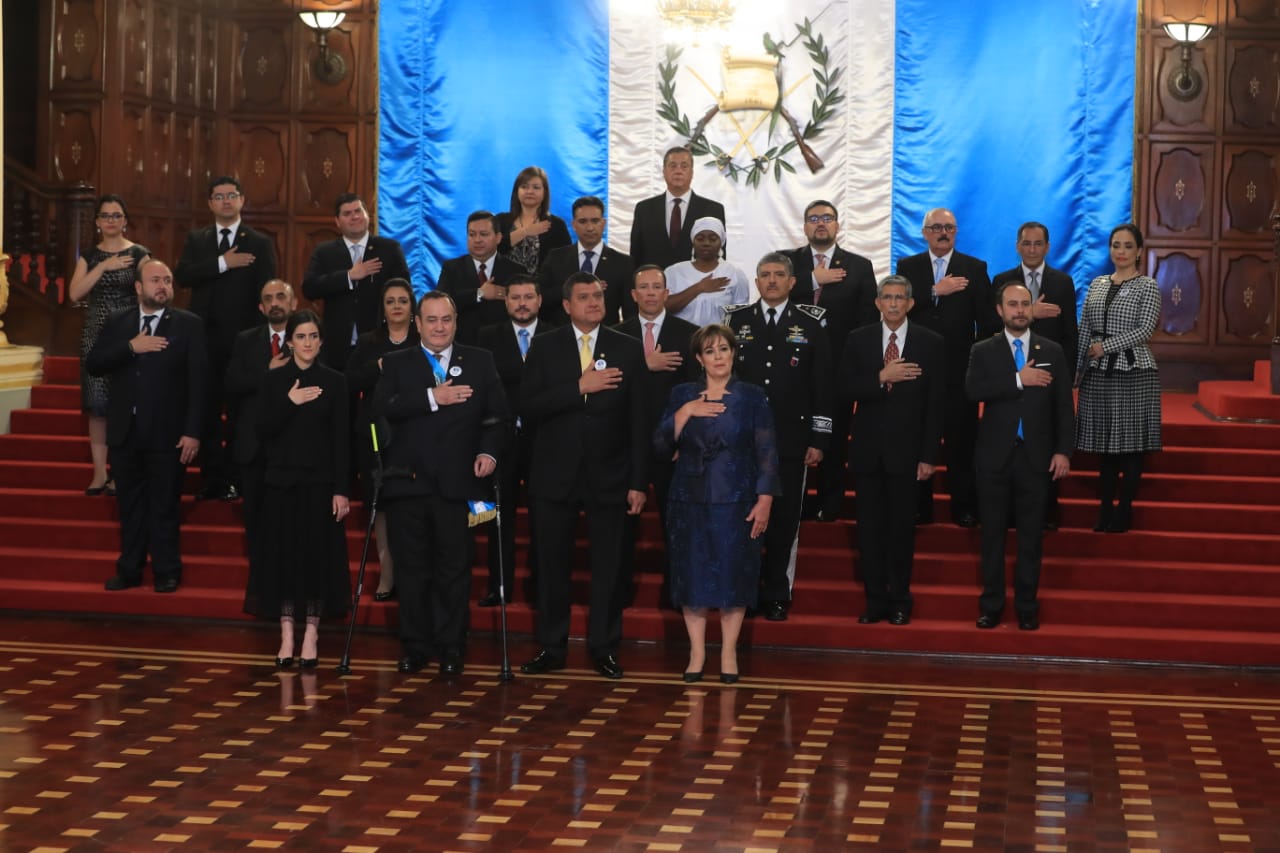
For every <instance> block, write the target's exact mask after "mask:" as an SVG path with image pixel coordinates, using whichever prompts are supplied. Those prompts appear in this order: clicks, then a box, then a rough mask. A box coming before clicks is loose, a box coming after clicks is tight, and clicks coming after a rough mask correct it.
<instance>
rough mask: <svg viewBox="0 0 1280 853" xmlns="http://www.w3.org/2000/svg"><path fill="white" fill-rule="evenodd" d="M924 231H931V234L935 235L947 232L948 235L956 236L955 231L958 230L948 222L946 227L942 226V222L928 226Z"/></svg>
mask: <svg viewBox="0 0 1280 853" xmlns="http://www.w3.org/2000/svg"><path fill="white" fill-rule="evenodd" d="M924 230H926V231H929V232H932V233H934V234H941V233H943V232H944V231H945V232H946V233H948V234H954V233H955V230H956V227H955V226H954V225H952V224H951V223H950V222H948V223H947V224H945V225H943V224H942V223H940V222H935V223H933V224H932V225H926V226H925V227H924Z"/></svg>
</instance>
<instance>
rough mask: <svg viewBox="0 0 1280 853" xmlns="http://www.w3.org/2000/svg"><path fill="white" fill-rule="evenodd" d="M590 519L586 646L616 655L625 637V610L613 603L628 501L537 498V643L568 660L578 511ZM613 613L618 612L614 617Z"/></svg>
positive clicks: (594, 651) (593, 653)
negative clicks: (617, 607) (612, 502)
mask: <svg viewBox="0 0 1280 853" xmlns="http://www.w3.org/2000/svg"><path fill="white" fill-rule="evenodd" d="M579 510H582V511H583V513H584V514H585V515H586V518H587V539H588V543H589V545H588V548H589V560H590V566H591V592H590V606H591V610H590V614H589V616H588V620H587V647H588V651H589V652H590V654H591V657H593V658H596V657H600V656H602V655H612V654H615V653H616V652H617V650H618V643H619V642H620V641H621V640H622V614H621V612H620V611H619V610H617V609H616V608H615V605H614V603H615V601H616V599H617V595H618V577H619V569H618V566H619V562H620V560H621V557H622V531H623V526H624V519H625V518H626V506H625V505H624V504H601V503H597V502H595V501H575V502H571V503H565V502H562V501H552V500H546V499H541V500H537V499H535V500H534V501H533V512H534V515H535V516H536V517H537V519H538V538H537V539H536V540H535V542H534V547H535V548H536V549H537V552H538V630H537V639H538V645H540V646H542V648H544V649H545V650H547V651H548V652H549V653H550V654H552V655H553V656H557V657H559V658H560V659H561V660H564V657H565V654H566V652H567V650H568V644H569V605H570V602H571V601H572V598H573V593H572V584H571V581H570V571H571V568H572V566H573V551H574V538H575V537H574V533H575V529H576V527H577V523H578V512H579ZM614 614H617V615H616V616H615V615H614Z"/></svg>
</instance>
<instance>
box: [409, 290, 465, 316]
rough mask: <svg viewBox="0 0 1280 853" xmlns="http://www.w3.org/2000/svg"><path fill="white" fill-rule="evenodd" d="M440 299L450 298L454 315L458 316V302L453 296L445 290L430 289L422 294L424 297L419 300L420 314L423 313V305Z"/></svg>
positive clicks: (450, 305)
mask: <svg viewBox="0 0 1280 853" xmlns="http://www.w3.org/2000/svg"><path fill="white" fill-rule="evenodd" d="M439 299H447V300H449V307H450V308H452V309H453V316H454V317H457V316H458V303H456V302H454V301H453V297H452V296H450V295H449V294H447V293H445V292H444V291H443V290H428V291H427V292H426V293H424V294H422V298H421V299H419V300H418V314H419V315H421V314H422V311H423V306H424V305H426V304H427V302H428V301H436V300H439Z"/></svg>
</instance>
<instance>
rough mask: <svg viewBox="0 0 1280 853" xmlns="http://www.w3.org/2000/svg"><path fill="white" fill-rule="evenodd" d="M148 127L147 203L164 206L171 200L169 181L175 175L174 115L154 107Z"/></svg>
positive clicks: (145, 183)
mask: <svg viewBox="0 0 1280 853" xmlns="http://www.w3.org/2000/svg"><path fill="white" fill-rule="evenodd" d="M148 125H149V126H148V129H147V147H146V155H147V162H146V170H145V177H144V180H143V185H144V186H145V187H146V193H147V202H148V203H149V204H154V205H163V204H165V203H166V202H167V201H168V200H169V181H170V178H171V176H172V174H173V113H171V112H169V111H167V110H164V109H162V108H160V107H152V108H151V116H150V121H149V123H148Z"/></svg>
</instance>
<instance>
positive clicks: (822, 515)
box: [813, 509, 840, 524]
mask: <svg viewBox="0 0 1280 853" xmlns="http://www.w3.org/2000/svg"><path fill="white" fill-rule="evenodd" d="M813 520H814V521H818V522H822V523H823V524H830V523H831V522H833V521H839V520H840V513H838V512H836V511H835V510H833V509H820V510H818V514H817V515H815V516H814V517H813Z"/></svg>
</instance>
